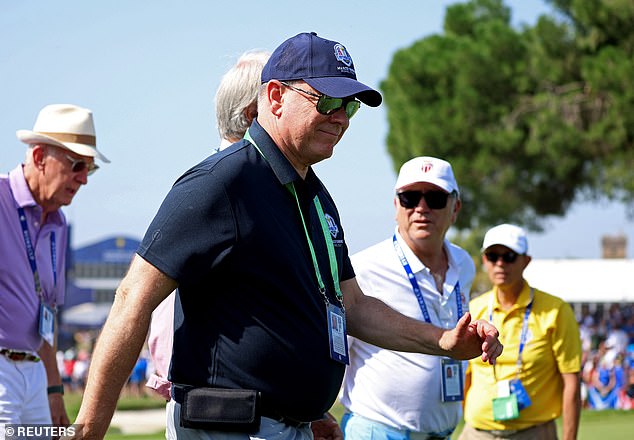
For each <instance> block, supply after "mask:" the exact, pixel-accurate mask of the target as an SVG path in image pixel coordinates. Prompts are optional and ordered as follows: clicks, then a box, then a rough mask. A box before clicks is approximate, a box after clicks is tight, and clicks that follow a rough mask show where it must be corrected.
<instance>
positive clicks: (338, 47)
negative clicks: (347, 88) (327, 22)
mask: <svg viewBox="0 0 634 440" xmlns="http://www.w3.org/2000/svg"><path fill="white" fill-rule="evenodd" d="M334 49H335V57H336V58H337V61H341V62H342V63H343V64H345V65H346V66H348V67H350V66H351V65H352V58H351V57H350V55H348V51H347V50H346V48H345V47H343V44H340V43H337V44H335V47H334Z"/></svg>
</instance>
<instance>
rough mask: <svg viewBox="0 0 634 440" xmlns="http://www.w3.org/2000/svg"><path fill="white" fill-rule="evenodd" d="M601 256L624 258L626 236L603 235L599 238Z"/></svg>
mask: <svg viewBox="0 0 634 440" xmlns="http://www.w3.org/2000/svg"><path fill="white" fill-rule="evenodd" d="M601 248H602V250H603V255H602V256H603V258H626V255H625V250H626V249H627V237H626V236H625V234H619V235H604V236H603V237H602V238H601Z"/></svg>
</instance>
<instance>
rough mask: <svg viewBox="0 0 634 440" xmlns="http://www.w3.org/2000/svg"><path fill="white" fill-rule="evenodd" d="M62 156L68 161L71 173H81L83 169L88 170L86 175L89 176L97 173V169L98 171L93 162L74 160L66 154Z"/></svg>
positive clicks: (97, 166)
mask: <svg viewBox="0 0 634 440" xmlns="http://www.w3.org/2000/svg"><path fill="white" fill-rule="evenodd" d="M64 156H65V157H66V159H68V160H69V161H70V170H71V171H72V172H73V173H81V172H82V171H84V170H85V169H88V175H91V174H92V173H94V172H95V171H97V169H99V165H97V164H96V163H94V162H90V163H88V162H86V161H85V160H83V159H74V158H73V157H72V156H69V155H68V154H64Z"/></svg>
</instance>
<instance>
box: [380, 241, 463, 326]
mask: <svg viewBox="0 0 634 440" xmlns="http://www.w3.org/2000/svg"><path fill="white" fill-rule="evenodd" d="M392 243H393V244H394V250H395V251H396V255H398V259H399V260H400V261H401V265H402V266H403V269H404V270H405V273H406V274H407V278H408V279H409V282H410V284H411V285H412V291H413V292H414V295H415V296H416V299H417V300H418V306H419V307H420V311H421V312H422V313H423V318H425V322H427V323H429V324H431V323H432V322H431V318H430V316H429V311H428V310H427V305H426V304H425V299H424V298H423V292H422V291H421V290H420V287H419V286H418V282H417V281H416V275H414V272H413V271H412V268H411V266H410V265H409V263H408V261H407V258H406V257H405V253H404V252H403V249H401V246H400V245H399V244H398V241H397V240H396V234H394V235H393V236H392ZM454 294H455V295H456V309H457V311H458V319H457V320H456V322H457V321H458V320H459V319H460V318H461V317H462V314H463V311H462V300H461V298H460V281H458V282H457V283H456V287H455V288H454Z"/></svg>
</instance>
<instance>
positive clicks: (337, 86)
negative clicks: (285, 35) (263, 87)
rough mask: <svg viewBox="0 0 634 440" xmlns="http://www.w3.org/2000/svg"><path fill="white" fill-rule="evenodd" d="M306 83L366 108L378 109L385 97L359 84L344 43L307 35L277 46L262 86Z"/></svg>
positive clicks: (267, 64) (267, 66) (312, 33)
mask: <svg viewBox="0 0 634 440" xmlns="http://www.w3.org/2000/svg"><path fill="white" fill-rule="evenodd" d="M272 79H276V80H278V81H292V80H304V81H305V82H306V83H307V84H309V85H310V86H311V87H312V88H314V89H315V90H317V91H319V92H320V93H323V94H324V95H328V96H331V97H333V98H345V97H348V96H355V97H356V98H358V99H359V100H360V101H361V102H363V103H364V104H365V105H368V106H370V107H378V106H379V105H380V104H381V101H382V100H383V98H382V97H381V94H380V93H379V92H377V91H376V90H374V89H372V88H371V87H368V86H366V85H365V84H363V83H361V82H359V81H357V75H356V73H355V71H354V63H353V62H352V57H350V54H349V53H348V51H347V50H346V48H345V47H344V45H343V44H341V43H337V42H336V41H330V40H326V39H324V38H321V37H318V36H317V34H316V33H315V32H310V33H308V32H304V33H301V34H297V35H295V36H294V37H291V38H289V39H288V40H286V41H285V42H283V43H282V44H280V45H279V46H278V48H277V49H275V51H274V52H273V54H272V55H271V58H269V61H268V62H267V63H266V65H265V66H264V69H263V70H262V83H265V82H268V81H270V80H272Z"/></svg>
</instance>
